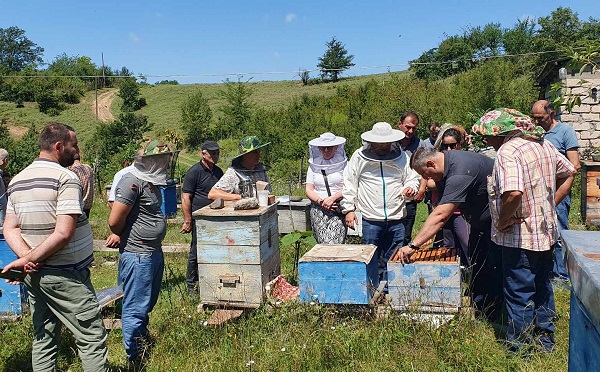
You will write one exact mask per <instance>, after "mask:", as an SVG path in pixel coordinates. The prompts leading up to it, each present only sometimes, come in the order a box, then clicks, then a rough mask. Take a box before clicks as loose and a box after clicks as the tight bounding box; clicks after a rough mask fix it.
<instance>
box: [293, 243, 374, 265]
mask: <svg viewBox="0 0 600 372" xmlns="http://www.w3.org/2000/svg"><path fill="white" fill-rule="evenodd" d="M376 250H377V247H376V246H374V245H372V244H317V245H315V246H314V247H313V248H312V249H311V250H310V251H308V252H306V254H305V255H304V256H302V258H300V260H299V261H298V262H323V261H326V262H364V263H369V262H371V259H372V258H373V256H374V255H375V251H376Z"/></svg>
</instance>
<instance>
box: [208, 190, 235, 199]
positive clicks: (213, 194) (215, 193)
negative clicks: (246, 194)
mask: <svg viewBox="0 0 600 372" xmlns="http://www.w3.org/2000/svg"><path fill="white" fill-rule="evenodd" d="M208 198H209V199H212V200H215V199H219V198H221V199H223V200H226V201H233V200H240V199H241V198H242V196H241V195H240V194H233V193H230V192H227V191H223V190H221V189H217V188H215V187H213V188H211V189H210V191H209V192H208Z"/></svg>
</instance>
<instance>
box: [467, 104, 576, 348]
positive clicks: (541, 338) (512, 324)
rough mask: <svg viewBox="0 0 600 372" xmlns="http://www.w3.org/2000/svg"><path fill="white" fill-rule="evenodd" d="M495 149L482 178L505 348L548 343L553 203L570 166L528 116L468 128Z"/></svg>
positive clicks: (504, 113)
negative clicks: (497, 251)
mask: <svg viewBox="0 0 600 372" xmlns="http://www.w3.org/2000/svg"><path fill="white" fill-rule="evenodd" d="M473 132H475V133H478V134H481V135H483V136H484V139H485V140H487V143H488V144H490V145H492V146H493V147H494V149H496V151H497V152H498V154H497V156H496V160H495V163H494V170H493V172H492V175H491V176H490V177H489V179H488V194H489V200H490V212H491V215H492V240H493V241H494V242H495V243H496V244H498V245H499V246H500V247H501V250H502V266H503V268H502V271H503V282H504V299H505V303H506V310H507V313H508V329H507V332H506V337H507V340H508V341H509V344H510V348H511V350H512V351H519V350H521V349H522V347H523V346H525V345H531V346H532V345H534V344H536V343H537V345H538V346H541V347H542V348H543V350H544V351H547V352H551V351H552V349H553V348H554V342H555V341H554V323H553V317H554V315H555V306H554V293H553V290H552V285H551V283H550V278H551V276H552V267H553V249H554V245H555V243H556V241H557V238H558V236H559V227H558V220H557V216H556V211H555V206H556V204H558V203H559V202H560V201H561V200H562V199H563V198H564V197H565V196H566V195H567V194H568V192H569V190H570V188H571V185H572V184H573V176H574V173H575V167H574V166H573V165H572V164H571V163H570V162H569V160H568V159H567V158H566V157H564V156H563V155H561V154H560V153H559V152H558V150H556V148H555V147H554V146H553V145H552V144H551V143H550V142H548V141H545V140H543V139H542V134H543V131H541V128H536V127H535V124H533V122H532V121H531V119H529V118H528V117H527V116H525V115H523V114H521V113H520V112H518V111H516V110H512V109H504V108H502V109H496V110H493V111H490V112H488V113H486V114H485V115H484V116H483V117H482V118H481V119H479V120H478V121H477V123H476V124H475V125H474V126H473Z"/></svg>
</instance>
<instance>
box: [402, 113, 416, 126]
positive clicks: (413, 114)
mask: <svg viewBox="0 0 600 372" xmlns="http://www.w3.org/2000/svg"><path fill="white" fill-rule="evenodd" d="M409 117H412V118H414V119H416V120H417V124H419V115H417V114H416V113H415V112H412V111H406V112H405V113H404V114H402V116H400V123H404V120H406V118H409Z"/></svg>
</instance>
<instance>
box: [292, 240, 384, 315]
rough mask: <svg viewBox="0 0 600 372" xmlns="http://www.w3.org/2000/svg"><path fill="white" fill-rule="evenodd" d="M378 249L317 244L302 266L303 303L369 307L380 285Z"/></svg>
mask: <svg viewBox="0 0 600 372" xmlns="http://www.w3.org/2000/svg"><path fill="white" fill-rule="evenodd" d="M376 250H377V247H375V246H374V245H358V244H331V245H326V244H317V245H315V246H314V247H313V248H312V249H311V250H310V251H309V252H307V253H306V254H305V255H304V256H302V258H301V259H300V261H299V262H298V279H299V282H300V300H301V301H304V302H310V301H315V302H321V303H328V304H368V303H369V300H370V299H371V297H373V292H374V291H375V289H376V288H377V286H378V284H379V274H378V267H377V266H378V262H377V257H376V256H375V252H376Z"/></svg>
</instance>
